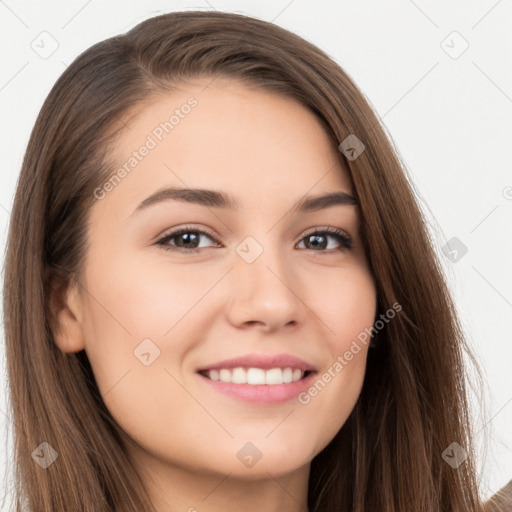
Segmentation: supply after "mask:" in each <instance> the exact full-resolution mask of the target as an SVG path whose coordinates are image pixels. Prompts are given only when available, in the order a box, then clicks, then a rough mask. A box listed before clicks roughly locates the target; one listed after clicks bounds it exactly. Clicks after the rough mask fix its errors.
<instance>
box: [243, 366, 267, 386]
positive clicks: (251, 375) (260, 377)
mask: <svg viewBox="0 0 512 512" xmlns="http://www.w3.org/2000/svg"><path fill="white" fill-rule="evenodd" d="M247 384H254V385H257V384H265V370H262V369H261V368H249V369H248V370H247Z"/></svg>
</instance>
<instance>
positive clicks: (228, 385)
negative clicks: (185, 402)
mask: <svg viewBox="0 0 512 512" xmlns="http://www.w3.org/2000/svg"><path fill="white" fill-rule="evenodd" d="M198 375H199V377H201V379H203V380H204V381H206V382H207V383H208V384H210V386H212V387H213V389H215V390H216V391H219V392H220V393H224V394H225V395H228V396H232V397H234V398H238V399H241V400H244V401H246V402H253V403H260V404H279V403H284V402H288V401H289V400H292V399H293V398H297V395H299V393H301V392H303V391H305V390H306V389H307V388H308V387H309V386H310V385H311V383H312V381H313V379H314V378H315V375H316V373H315V372H311V373H310V374H309V375H308V376H307V377H305V378H303V379H301V380H298V381H295V382H289V383H287V384H271V385H269V384H261V385H257V386H254V385H252V384H233V383H232V382H221V381H220V380H211V379H209V378H208V377H205V376H204V375H201V374H200V373H198Z"/></svg>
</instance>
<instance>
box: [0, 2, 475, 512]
mask: <svg viewBox="0 0 512 512" xmlns="http://www.w3.org/2000/svg"><path fill="white" fill-rule="evenodd" d="M20 233H23V236H20ZM201 242H203V243H201ZM196 243H198V245H196ZM4 311H5V324H6V343H7V362H8V372H9V385H10V391H11V396H12V407H13V417H14V421H15V450H16V452H15V455H16V465H17V470H18V474H19V477H20V478H19V481H18V487H17V503H18V505H19V504H20V503H21V502H22V501H26V502H27V503H28V505H29V507H30V510H31V511H34V512H35V511H45V512H50V511H57V510H58V511H60V510H84V511H91V512H92V511H99V510H102V511H103V510H105V511H114V510H115V511H120V510H123V511H136V510H158V511H159V512H162V511H175V510H189V511H194V510H198V511H202V510H208V511H216V510H243V511H252V510H265V511H269V512H271V511H274V510H287V511H290V512H294V511H299V510H309V511H311V512H313V511H318V512H325V511H349V510H350V511H359V512H363V511H369V510H379V511H381V512H383V511H386V512H389V511H406V510H407V511H410V510H414V511H420V510H424V511H429V512H430V511H441V510H443V511H452V510H453V511H455V510H457V511H468V512H469V511H471V512H476V511H482V510H483V505H482V502H481V500H480V498H479V495H478V488H477V479H476V475H475V459H474V455H473V444H472V442H473V441H472V436H471V428H470V419H469V412H468V404H467V397H466V376H465V370H464V366H463V352H464V351H467V352H468V353H469V349H468V347H467V346H466V342H465V340H464V337H463V333H462V330H461V328H460V325H459V322H458V319H457V317H456V313H455V308H454V305H453V303H452V299H451V297H450V294H449V291H448V289H447V287H446V284H445V282H444V279H443V275H442V271H441V268H440V264H439V262H438V260H437V256H436V254H435V252H434V250H433V248H432V245H431V242H430V240H429V235H428V231H427V228H426V225H425V221H424V219H423V217H422V214H421V211H420V209H419V207H418V205H417V202H416V199H415V196H414V193H413V189H412V186H411V184H410V183H409V180H408V178H407V175H406V172H405V170H404V169H403V167H402V165H401V163H400V161H399V159H398V157H397V155H396V154H395V152H394V150H393V148H392V145H391V143H390V141H389V140H388V138H387V136H386V134H385V131H384V129H383V127H382V126H381V125H380V123H379V120H378V119H377V117H376V116H375V114H374V113H373V111H372V110H371V108H370V106H369V105H368V103H367V102H366V100H365V99H364V96H363V95H362V93H361V92H360V91H359V90H358V88H357V87H356V86H355V84H354V83H353V82H352V80H351V79H350V78H349V77H348V76H347V74H346V73H345V72H344V71H343V70H342V69H340V67H339V66H338V65H337V64H336V63H335V62H333V61H332V60H331V59H330V58H329V57H328V56H327V55H325V54H324V53H323V52H322V51H320V50H319V49H318V48H316V47H314V46H313V45H311V44H310V43H308V42H306V41H305V40H303V39H301V38H300V37H298V36H296V35H294V34H291V33H289V32H287V31H285V30H284V29H282V28H279V27H277V26H275V25H272V24H269V23H266V22H263V21H260V20H257V19H252V18H249V17H244V16H241V15H236V14H227V13H210V12H208V13H206V12H180V13H171V14H166V15H162V16H158V17H156V18H153V19H149V20H147V21H145V22H143V23H141V24H139V25H138V26H136V27H135V28H133V29H132V30H131V31H129V32H128V33H127V34H124V35H121V36H118V37H113V38H111V39H108V40H106V41H103V42H100V43H98V44H96V45H94V46H93V47H92V48H90V49H89V50H87V51H86V52H84V53H83V54H82V55H80V56H79V57H78V58H77V59H76V60H75V61H74V62H73V63H72V64H71V66H69V68H68V69H67V70H66V71H65V72H64V74H63V75H62V77H61V78H60V79H59V80H58V82H57V83H56V85H55V86H54V88H53V90H52V91H51V93H50V94H49V96H48V98H47V100H46V102H45V104H44V105H43V108H42V110H41V113H40V115H39V117H38V120H37V122H36V125H35V127H34V130H33V133H32V136H31V139H30V143H29V145H28V148H27V153H26V157H25V160H24V163H23V168H22V171H21V176H20V180H19V183H18V188H17V193H16V197H15V203H14V208H13V213H12V219H11V226H10V232H9V240H8V250H7V259H6V270H5V285H4ZM18 510H19V509H18Z"/></svg>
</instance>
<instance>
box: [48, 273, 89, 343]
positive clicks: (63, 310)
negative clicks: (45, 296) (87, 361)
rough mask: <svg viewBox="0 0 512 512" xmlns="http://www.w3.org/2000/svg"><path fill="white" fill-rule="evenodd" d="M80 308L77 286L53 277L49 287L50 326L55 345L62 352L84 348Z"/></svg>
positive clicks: (81, 306)
mask: <svg viewBox="0 0 512 512" xmlns="http://www.w3.org/2000/svg"><path fill="white" fill-rule="evenodd" d="M82 308H83V304H82V297H81V296H80V293H79V287H78V284H73V283H71V281H70V280H69V279H67V280H64V279H62V278H60V277H54V278H53V280H52V281H51V285H50V297H49V309H50V325H51V330H52V333H53V338H54V340H55V343H56V344H57V345H58V347H59V348H60V349H61V350H62V352H71V353H72V352H78V351H80V350H83V349H84V348H85V343H84V334H83V324H82Z"/></svg>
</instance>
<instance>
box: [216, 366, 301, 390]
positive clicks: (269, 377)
mask: <svg viewBox="0 0 512 512" xmlns="http://www.w3.org/2000/svg"><path fill="white" fill-rule="evenodd" d="M206 376H207V377H208V378H210V379H211V380H220V381H221V382H232V383H233V384H251V385H254V386H261V385H263V384H267V385H270V386H273V385H274V384H288V383H290V382H296V381H298V380H300V379H302V377H303V376H304V371H303V370H300V369H299V368H272V369H270V370H263V369H262V368H248V369H247V370H246V369H245V368H241V367H238V368H233V369H232V370H231V369H228V368H222V370H208V371H206Z"/></svg>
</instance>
